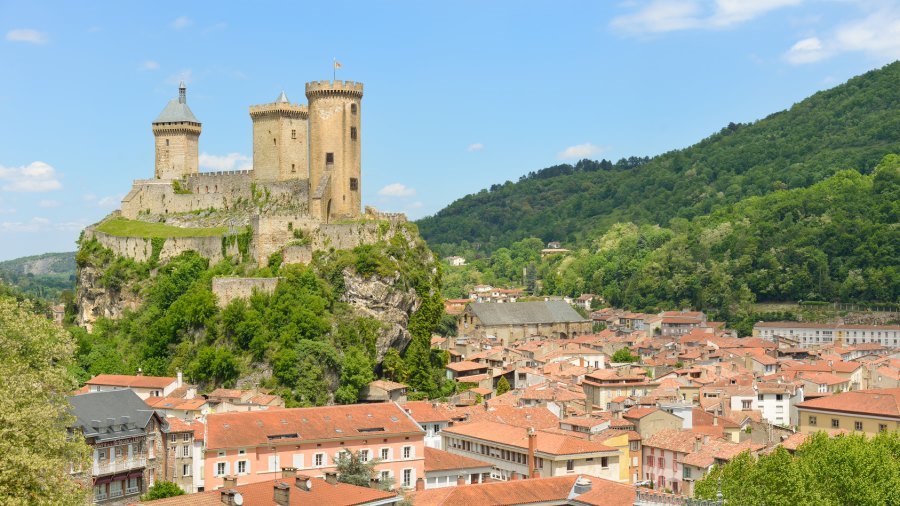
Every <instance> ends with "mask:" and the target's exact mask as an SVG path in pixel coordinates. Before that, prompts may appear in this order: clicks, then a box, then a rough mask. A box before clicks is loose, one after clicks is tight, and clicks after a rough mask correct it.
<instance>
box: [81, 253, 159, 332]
mask: <svg viewBox="0 0 900 506" xmlns="http://www.w3.org/2000/svg"><path fill="white" fill-rule="evenodd" d="M142 302H143V300H142V298H141V295H140V293H138V290H136V289H134V288H132V287H130V286H123V287H116V288H112V287H109V286H107V284H106V283H104V282H103V269H102V268H99V267H97V266H95V265H91V264H86V265H84V266H81V267H79V269H78V275H77V278H76V290H75V305H76V307H77V309H78V313H77V314H76V321H77V323H78V325H80V326H82V327H84V328H85V329H87V330H88V332H92V331H93V328H94V323H96V322H97V319H99V318H101V317H103V318H112V319H118V318H121V317H122V315H123V314H124V312H125V311H126V310H136V309H137V308H138V307H140V305H141V303H142Z"/></svg>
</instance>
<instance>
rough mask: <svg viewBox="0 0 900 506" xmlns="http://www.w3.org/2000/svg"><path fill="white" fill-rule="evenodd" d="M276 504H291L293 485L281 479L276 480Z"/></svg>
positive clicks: (283, 505) (288, 505)
mask: <svg viewBox="0 0 900 506" xmlns="http://www.w3.org/2000/svg"><path fill="white" fill-rule="evenodd" d="M274 488H275V497H274V499H275V504H277V505H278V506H290V504H291V486H290V485H288V484H287V483H282V482H280V481H276V482H275V487H274Z"/></svg>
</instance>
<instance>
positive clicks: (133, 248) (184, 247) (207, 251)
mask: <svg viewBox="0 0 900 506" xmlns="http://www.w3.org/2000/svg"><path fill="white" fill-rule="evenodd" d="M84 237H85V238H88V239H90V238H94V239H97V241H99V242H100V244H102V245H103V246H105V247H107V248H109V249H111V250H112V251H113V252H114V253H115V254H116V255H119V256H122V257H126V258H131V259H132V260H135V261H137V262H146V261H148V260H150V257H151V256H152V254H153V244H152V242H151V240H150V239H146V238H143V237H119V236H114V235H109V234H105V233H103V232H100V231H98V230H96V229H94V227H88V228H86V229H84ZM191 250H193V251H196V252H197V253H198V254H199V255H200V256H202V257H204V258H208V259H209V262H210V264H215V263H217V262H219V261H221V260H223V259H224V258H225V257H224V256H223V255H222V236H213V237H170V238H168V239H166V240H165V242H164V243H163V246H162V250H161V251H160V254H159V261H160V262H161V263H165V262H168V261H169V260H171V259H173V258H175V257H177V256H178V255H180V254H182V253H184V252H185V251H191ZM225 254H226V255H228V257H229V258H239V257H240V251H239V249H238V245H237V242H233V243H232V242H229V244H227V245H226V247H225Z"/></svg>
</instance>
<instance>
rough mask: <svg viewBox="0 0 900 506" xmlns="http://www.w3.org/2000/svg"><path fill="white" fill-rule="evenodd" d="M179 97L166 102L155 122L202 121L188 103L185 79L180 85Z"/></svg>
mask: <svg viewBox="0 0 900 506" xmlns="http://www.w3.org/2000/svg"><path fill="white" fill-rule="evenodd" d="M178 95H179V98H177V99H176V98H173V99H172V100H169V103H168V104H166V108H165V109H163V110H162V112H161V113H159V117H157V118H156V120H154V121H153V122H154V123H179V122H182V121H186V122H190V123H200V120H198V119H197V117H196V116H194V113H193V112H191V108H190V107H188V105H187V93H186V87H185V86H184V81H182V82H181V84H180V85H179V86H178Z"/></svg>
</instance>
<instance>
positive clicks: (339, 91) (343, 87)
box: [306, 81, 363, 98]
mask: <svg viewBox="0 0 900 506" xmlns="http://www.w3.org/2000/svg"><path fill="white" fill-rule="evenodd" d="M362 94H363V83H358V82H356V81H311V82H308V83H306V96H307V98H309V97H310V95H350V96H355V97H362Z"/></svg>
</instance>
